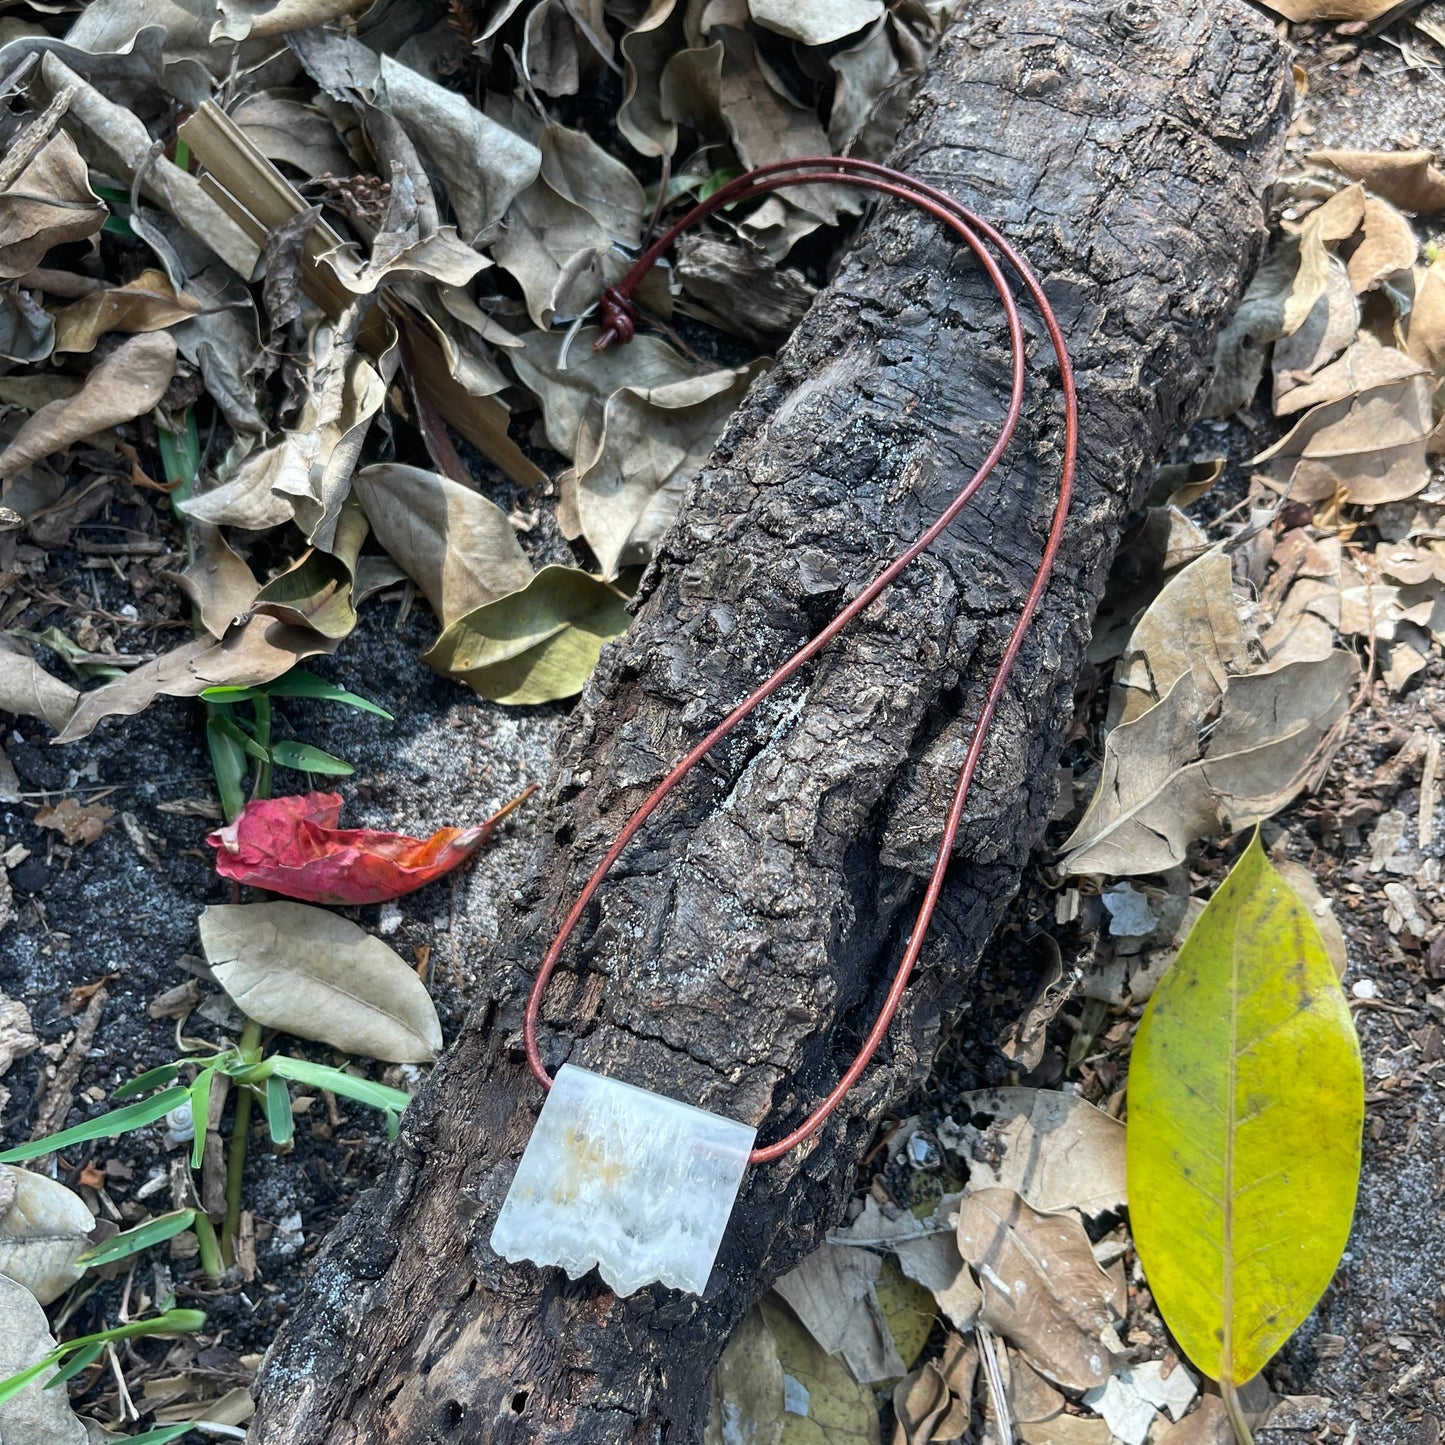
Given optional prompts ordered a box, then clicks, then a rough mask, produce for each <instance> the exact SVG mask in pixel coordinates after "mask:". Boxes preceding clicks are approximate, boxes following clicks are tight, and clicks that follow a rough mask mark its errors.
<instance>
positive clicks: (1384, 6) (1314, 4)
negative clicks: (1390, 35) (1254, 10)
mask: <svg viewBox="0 0 1445 1445" xmlns="http://www.w3.org/2000/svg"><path fill="white" fill-rule="evenodd" d="M1264 3H1265V4H1266V5H1267V6H1268V7H1269V8H1270V9H1271V10H1273V11H1274V12H1275V13H1276V14H1279V15H1283V16H1284V18H1285V19H1286V20H1295V21H1305V20H1378V19H1379V18H1380V16H1381V15H1383V14H1384V13H1385V12H1386V11H1387V10H1393V9H1394V8H1395V5H1396V3H1397V0H1264Z"/></svg>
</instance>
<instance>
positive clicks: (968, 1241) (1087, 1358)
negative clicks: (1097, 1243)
mask: <svg viewBox="0 0 1445 1445" xmlns="http://www.w3.org/2000/svg"><path fill="white" fill-rule="evenodd" d="M958 1248H959V1253H960V1254H962V1255H963V1257H964V1258H965V1259H966V1260H967V1261H968V1262H969V1264H971V1265H972V1266H973V1268H974V1270H975V1272H976V1273H977V1274H978V1276H979V1278H980V1279H981V1280H982V1281H983V1293H984V1300H983V1313H982V1315H981V1319H982V1321H983V1323H984V1324H986V1325H987V1326H988V1327H989V1328H990V1329H991V1330H994V1331H996V1332H997V1333H998V1334H1001V1335H1003V1336H1004V1337H1005V1338H1006V1339H1008V1340H1009V1341H1010V1342H1011V1343H1012V1344H1014V1345H1016V1346H1017V1347H1018V1348H1019V1349H1020V1350H1022V1351H1023V1352H1024V1354H1025V1355H1027V1357H1028V1359H1029V1363H1030V1364H1032V1365H1033V1366H1034V1368H1035V1369H1037V1370H1038V1371H1039V1372H1040V1373H1041V1374H1043V1375H1046V1376H1047V1377H1048V1378H1049V1379H1051V1380H1054V1381H1056V1382H1057V1383H1058V1384H1061V1385H1063V1386H1065V1387H1066V1388H1068V1389H1075V1390H1088V1389H1092V1388H1093V1387H1094V1386H1096V1385H1101V1384H1103V1382H1104V1381H1105V1380H1106V1379H1108V1377H1109V1374H1110V1373H1111V1371H1112V1368H1113V1362H1114V1356H1113V1348H1114V1347H1115V1346H1117V1343H1118V1341H1117V1338H1116V1337H1115V1336H1114V1331H1113V1320H1112V1318H1111V1316H1110V1311H1109V1300H1110V1299H1111V1297H1112V1296H1113V1293H1114V1286H1113V1282H1112V1281H1111V1280H1110V1279H1109V1277H1108V1275H1106V1274H1105V1273H1104V1271H1103V1270H1102V1269H1100V1268H1099V1265H1098V1262H1097V1261H1096V1260H1095V1259H1094V1253H1093V1249H1092V1247H1091V1246H1090V1244H1089V1237H1088V1235H1087V1234H1085V1233H1084V1228H1083V1225H1082V1224H1080V1223H1079V1220H1078V1217H1077V1216H1076V1215H1045V1214H1039V1213H1038V1212H1037V1211H1035V1210H1032V1209H1030V1208H1029V1206H1028V1205H1027V1204H1025V1203H1024V1202H1023V1200H1022V1199H1020V1198H1019V1197H1018V1195H1017V1194H1015V1193H1014V1192H1013V1191H1012V1190H1009V1189H983V1190H979V1191H978V1192H977V1193H973V1194H967V1195H965V1196H964V1198H963V1201H962V1203H961V1204H960V1205H959V1211H958Z"/></svg>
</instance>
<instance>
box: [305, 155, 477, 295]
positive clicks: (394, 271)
mask: <svg viewBox="0 0 1445 1445" xmlns="http://www.w3.org/2000/svg"><path fill="white" fill-rule="evenodd" d="M418 179H419V180H420V182H421V184H422V185H427V182H426V175H425V173H424V172H423V173H422V174H421V176H420V177H419V178H418ZM424 204H425V209H424V210H423V205H422V202H420V201H419V198H418V195H417V189H416V184H415V183H414V182H413V179H412V177H411V175H410V174H409V173H408V172H407V171H405V170H403V169H401V168H400V167H399V166H396V167H393V170H392V176H391V188H390V190H389V192H388V193H387V202H386V211H385V213H384V214H383V216H382V218H381V224H380V227H379V228H378V230H377V233H376V235H375V237H374V238H373V239H372V243H371V252H370V254H369V255H367V256H365V257H361V256H359V255H357V254H356V251H355V248H353V247H351V246H347V247H345V248H343V249H341V250H337V251H333V252H330V253H329V254H328V255H327V257H326V263H327V264H328V265H329V266H330V267H331V269H332V270H333V271H334V272H335V273H336V275H337V277H338V279H339V280H340V281H341V284H342V285H343V286H345V287H346V289H347V290H348V291H349V292H351V294H352V295H354V296H369V295H370V294H371V293H372V292H374V291H376V290H377V289H379V288H380V287H381V286H383V285H385V284H386V283H387V282H388V281H389V280H391V279H393V278H395V277H399V276H417V277H424V278H425V279H426V280H428V281H435V282H437V283H438V284H440V285H442V286H456V287H461V286H465V285H467V283H468V282H469V281H471V279H472V278H473V277H474V276H475V275H476V274H477V273H478V272H479V271H483V270H485V269H486V268H487V267H488V266H490V265H491V264H492V263H491V262H490V261H489V260H488V259H487V257H485V256H483V255H482V253H481V252H480V251H474V250H473V249H472V248H471V247H470V246H468V245H465V244H464V243H463V242H462V241H461V240H459V239H458V237H457V233H456V228H455V227H454V226H438V225H436V202H435V200H434V199H433V197H432V195H431V188H430V186H429V185H428V186H427V189H426V194H425V202H424ZM308 229H309V228H308Z"/></svg>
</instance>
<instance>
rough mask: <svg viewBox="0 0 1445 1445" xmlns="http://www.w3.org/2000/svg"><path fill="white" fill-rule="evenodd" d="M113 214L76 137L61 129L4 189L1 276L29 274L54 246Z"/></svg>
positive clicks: (79, 237)
mask: <svg viewBox="0 0 1445 1445" xmlns="http://www.w3.org/2000/svg"><path fill="white" fill-rule="evenodd" d="M109 214H110V213H109V211H107V210H106V207H105V203H104V202H103V201H102V200H101V199H100V197H99V196H97V195H96V194H95V192H94V191H92V190H91V189H90V176H89V170H88V167H87V166H86V164H85V161H84V160H83V159H82V157H81V154H80V152H79V151H78V150H77V149H76V147H75V142H74V141H73V140H72V139H71V138H70V135H69V134H68V133H67V132H66V131H59V132H58V133H57V134H55V135H53V136H51V138H50V139H49V140H48V141H46V142H45V144H44V145H43V146H42V147H41V149H40V151H39V152H38V153H37V154H36V156H35V158H34V159H33V160H32V161H31V162H30V163H29V164H28V165H27V166H26V167H25V168H24V169H23V170H22V171H21V172H20V174H19V175H17V176H15V177H14V179H13V180H11V182H10V184H9V185H7V186H6V187H5V188H4V189H3V190H0V278H3V279H5V280H10V279H12V278H14V277H16V276H23V275H25V273H26V272H27V271H30V270H32V269H33V268H34V267H36V266H38V265H39V264H40V262H41V260H42V259H43V257H44V256H45V253H46V252H47V251H48V250H50V248H51V247H52V246H59V245H61V244H62V243H63V242H66V241H81V240H84V239H85V238H86V237H87V236H93V235H95V233H96V232H97V231H99V230H100V228H101V226H102V225H103V224H104V222H105V218H106V217H107V216H108V215H109Z"/></svg>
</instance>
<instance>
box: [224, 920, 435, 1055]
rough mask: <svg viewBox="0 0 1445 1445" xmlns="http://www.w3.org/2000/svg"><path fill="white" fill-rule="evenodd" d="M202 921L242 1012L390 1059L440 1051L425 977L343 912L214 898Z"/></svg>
mask: <svg viewBox="0 0 1445 1445" xmlns="http://www.w3.org/2000/svg"><path fill="white" fill-rule="evenodd" d="M199 926H200V932H201V947H202V948H203V949H204V950H205V954H206V961H207V962H208V963H209V964H210V965H211V968H212V971H213V972H214V973H215V975H216V981H217V982H218V983H219V984H220V985H221V987H222V988H224V989H225V990H226V992H227V993H228V994H230V996H231V998H232V1000H233V1001H234V1002H235V1004H236V1006H237V1008H239V1009H240V1010H241V1012H242V1013H244V1014H245V1015H246V1016H247V1018H252V1019H255V1021H256V1022H257V1023H259V1024H264V1025H265V1026H266V1027H267V1028H273V1029H281V1030H283V1031H284V1032H286V1033H288V1034H295V1035H296V1036H297V1037H298V1038H303V1039H316V1040H317V1041H318V1042H320V1043H324V1044H330V1045H331V1046H332V1047H333V1048H337V1049H341V1050H342V1051H343V1052H345V1053H349V1054H360V1055H362V1056H364V1057H367V1058H373V1059H385V1060H387V1061H389V1062H391V1063H399V1064H406V1063H428V1062H430V1061H431V1060H432V1059H434V1058H436V1056H437V1054H438V1053H439V1052H440V1051H441V1046H442V1030H441V1024H440V1022H439V1021H438V1019H437V1014H436V1009H435V1007H433V1005H432V1001H431V998H430V996H429V995H428V993H427V991H426V988H425V986H424V985H423V984H422V981H421V980H420V979H419V978H418V977H417V976H416V973H415V971H414V970H413V969H412V968H411V967H410V965H408V964H407V963H406V961H405V960H404V959H403V958H401V956H400V955H399V954H397V953H396V952H395V950H393V949H391V948H389V947H388V946H387V945H386V944H385V943H383V942H382V941H381V939H379V938H374V937H372V935H371V934H369V933H367V932H366V930H365V929H363V928H361V927H359V926H358V925H357V924H355V923H352V922H351V921H350V920H349V919H346V918H342V917H341V916H340V915H339V914H336V913H328V912H327V911H326V909H324V908H314V907H312V906H311V905H310V904H307V903H225V904H221V903H213V904H212V905H211V906H210V907H209V908H207V909H206V910H205V911H204V912H203V913H202V914H201V918H200V925H199Z"/></svg>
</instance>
